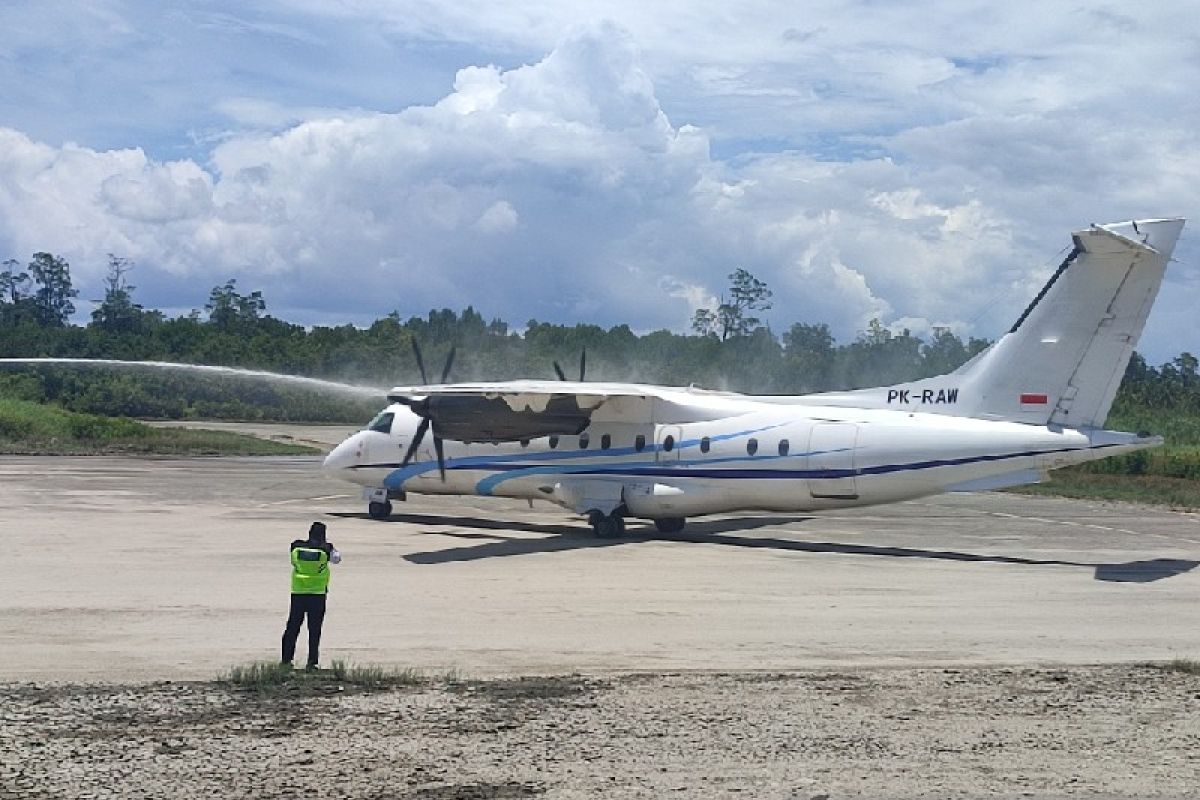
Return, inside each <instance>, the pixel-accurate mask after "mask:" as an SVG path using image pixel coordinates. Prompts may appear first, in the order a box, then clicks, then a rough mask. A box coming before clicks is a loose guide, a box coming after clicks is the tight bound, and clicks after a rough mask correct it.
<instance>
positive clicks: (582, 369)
mask: <svg viewBox="0 0 1200 800" xmlns="http://www.w3.org/2000/svg"><path fill="white" fill-rule="evenodd" d="M586 373H587V348H586V347H585V348H583V350H581V351H579V382H580V383H583V376H584V375H585V374H586Z"/></svg>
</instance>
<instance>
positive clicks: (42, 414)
mask: <svg viewBox="0 0 1200 800" xmlns="http://www.w3.org/2000/svg"><path fill="white" fill-rule="evenodd" d="M316 452H318V451H317V450H314V449H313V448H311V447H305V446H303V445H297V444H287V443H283V442H274V441H269V440H266V439H257V438H255V437H253V436H241V435H239V434H236V433H229V432H226V431H206V430H193V429H189V428H154V427H151V426H149V425H144V424H142V423H140V422H137V421H135V420H131V419H128V418H125V417H101V416H96V415H94V414H79V413H76V412H74V411H67V410H65V409H62V408H59V407H57V406H52V405H45V404H41V403H32V402H29V401H26V400H17V399H14V398H8V397H0V453H5V454H10V455H12V454H20V455H109V454H147V455H148V454H156V455H213V456H233V455H236V456H260V455H307V454H311V453H316Z"/></svg>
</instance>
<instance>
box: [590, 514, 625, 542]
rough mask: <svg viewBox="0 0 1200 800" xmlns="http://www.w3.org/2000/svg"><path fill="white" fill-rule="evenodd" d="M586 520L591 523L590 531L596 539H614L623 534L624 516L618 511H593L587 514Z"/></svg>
mask: <svg viewBox="0 0 1200 800" xmlns="http://www.w3.org/2000/svg"><path fill="white" fill-rule="evenodd" d="M588 522H589V523H591V525H592V532H593V533H595V534H596V538H598V539H615V538H617V537H618V536H624V535H625V518H624V517H622V516H621V514H620V513H619V512H616V511H614V512H613V513H611V514H605V513H604V512H602V511H593V512H592V513H590V514H588Z"/></svg>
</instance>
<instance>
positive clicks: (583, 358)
mask: <svg viewBox="0 0 1200 800" xmlns="http://www.w3.org/2000/svg"><path fill="white" fill-rule="evenodd" d="M554 371H555V372H556V373H558V379H559V380H560V381H565V380H566V379H567V374H566V373H565V372H563V368H562V367H560V366H559V364H558V362H557V361H555V362H554ZM586 373H587V348H586V347H585V348H583V350H582V351H580V353H579V382H580V383H583V376H584V375H585V374H586Z"/></svg>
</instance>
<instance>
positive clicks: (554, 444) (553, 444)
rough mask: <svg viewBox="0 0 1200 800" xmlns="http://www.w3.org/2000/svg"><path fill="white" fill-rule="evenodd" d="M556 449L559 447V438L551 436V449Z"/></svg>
mask: <svg viewBox="0 0 1200 800" xmlns="http://www.w3.org/2000/svg"><path fill="white" fill-rule="evenodd" d="M556 447H558V437H557V436H551V437H550V449H551V450H553V449H554V448H556Z"/></svg>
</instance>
